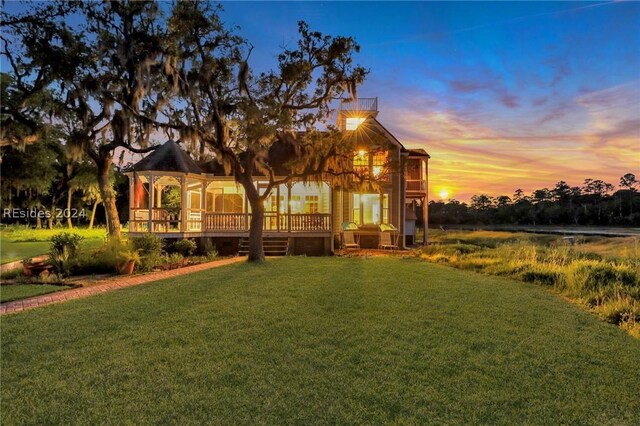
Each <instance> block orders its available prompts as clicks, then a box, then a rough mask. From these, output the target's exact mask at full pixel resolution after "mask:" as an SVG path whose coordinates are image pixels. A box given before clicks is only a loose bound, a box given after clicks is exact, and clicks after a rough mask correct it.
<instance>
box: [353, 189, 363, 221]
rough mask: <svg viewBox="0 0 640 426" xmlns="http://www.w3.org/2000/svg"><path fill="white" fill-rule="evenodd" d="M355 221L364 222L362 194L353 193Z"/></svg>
mask: <svg viewBox="0 0 640 426" xmlns="http://www.w3.org/2000/svg"><path fill="white" fill-rule="evenodd" d="M353 222H354V223H357V224H358V225H361V224H362V219H361V218H360V194H353Z"/></svg>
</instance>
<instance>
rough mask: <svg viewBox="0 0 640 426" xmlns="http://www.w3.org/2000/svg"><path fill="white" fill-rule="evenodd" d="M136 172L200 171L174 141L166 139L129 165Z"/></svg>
mask: <svg viewBox="0 0 640 426" xmlns="http://www.w3.org/2000/svg"><path fill="white" fill-rule="evenodd" d="M131 170H133V171H136V172H141V171H159V172H182V173H198V174H199V173H202V169H200V167H199V166H198V164H196V162H195V161H194V160H193V159H192V158H191V157H189V155H188V154H187V153H186V152H184V151H183V150H182V149H180V147H179V146H178V144H177V143H175V142H174V141H171V140H170V141H167V142H165V143H164V144H162V145H161V146H159V147H158V148H156V149H155V150H154V151H153V152H152V153H151V154H149V155H147V156H146V157H145V158H143V159H142V160H140V161H138V162H137V163H136V164H134V165H133V166H132V167H131Z"/></svg>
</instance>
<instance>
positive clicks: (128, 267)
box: [116, 249, 140, 275]
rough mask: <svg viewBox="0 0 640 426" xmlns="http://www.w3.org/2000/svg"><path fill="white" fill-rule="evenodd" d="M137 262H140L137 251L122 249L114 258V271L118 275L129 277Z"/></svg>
mask: <svg viewBox="0 0 640 426" xmlns="http://www.w3.org/2000/svg"><path fill="white" fill-rule="evenodd" d="M138 262H140V255H139V254H138V252H137V251H135V250H131V249H122V250H120V251H119V252H118V255H117V257H116V270H117V271H118V274H120V275H131V274H133V270H134V269H135V267H136V263H138Z"/></svg>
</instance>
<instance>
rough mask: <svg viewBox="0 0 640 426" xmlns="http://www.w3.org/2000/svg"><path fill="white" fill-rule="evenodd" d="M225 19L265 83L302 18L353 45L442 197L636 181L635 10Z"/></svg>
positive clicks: (393, 6) (639, 132) (412, 11)
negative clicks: (630, 177)
mask: <svg viewBox="0 0 640 426" xmlns="http://www.w3.org/2000/svg"><path fill="white" fill-rule="evenodd" d="M165 6H167V9H169V3H165ZM6 7H7V10H13V9H16V10H20V9H22V8H23V7H24V4H21V3H12V2H9V3H7V5H6ZM223 7H224V11H223V12H222V17H223V19H224V21H225V22H226V23H227V24H233V25H238V26H239V27H240V29H239V33H240V34H241V35H243V36H244V37H245V38H247V39H248V40H249V41H250V42H251V43H252V44H253V45H254V47H255V48H254V50H253V53H252V56H251V65H252V68H253V69H254V70H256V71H260V70H264V69H267V68H270V67H272V66H274V65H275V57H276V55H277V54H278V53H279V52H280V51H281V49H282V46H293V45H294V43H295V42H296V39H297V21H298V20H305V21H307V22H308V23H309V24H310V26H311V28H312V29H314V30H318V31H321V32H323V33H325V34H331V35H345V36H353V37H355V38H356V40H357V41H358V43H359V44H360V45H361V48H362V50H361V52H360V53H359V54H358V55H357V57H356V62H357V63H359V64H361V65H363V66H365V67H366V68H369V69H370V71H371V72H370V74H369V76H368V78H367V81H366V82H365V83H364V85H363V86H362V87H361V88H360V89H359V95H360V96H361V97H374V96H377V97H378V98H379V102H378V105H379V109H380V115H379V120H380V121H381V122H382V123H383V124H384V125H385V127H387V128H388V129H389V130H391V131H392V133H394V135H396V136H397V137H398V138H399V139H400V140H401V141H402V142H403V143H404V144H405V146H407V147H410V148H412V147H416V148H417V147H420V148H425V149H426V150H427V151H428V152H429V153H430V154H431V156H432V159H431V161H430V188H431V193H432V194H434V195H436V198H437V194H438V193H440V192H441V191H442V190H447V191H448V193H449V197H453V198H456V199H459V200H464V201H467V200H468V199H469V198H470V197H471V196H472V195H473V194H477V193H486V194H489V195H494V196H497V195H501V194H507V195H511V194H513V191H514V190H515V189H516V188H522V189H523V190H525V191H527V192H530V191H532V190H534V189H538V188H543V187H552V186H553V185H554V184H555V183H556V182H558V181H559V180H565V181H567V182H569V183H570V184H571V185H580V184H582V182H583V181H584V179H585V178H595V179H604V180H606V181H607V182H610V183H613V184H614V185H617V183H618V181H619V177H620V176H622V175H623V174H625V173H628V172H633V173H635V174H636V175H638V176H640V154H639V152H640V2H559V1H558V2H278V3H274V2H224V3H223Z"/></svg>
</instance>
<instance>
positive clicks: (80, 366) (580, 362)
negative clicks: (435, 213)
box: [0, 257, 640, 425]
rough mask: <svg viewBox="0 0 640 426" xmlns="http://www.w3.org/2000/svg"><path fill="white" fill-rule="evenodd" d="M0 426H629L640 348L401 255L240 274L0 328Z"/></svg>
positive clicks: (526, 297) (100, 301)
mask: <svg viewBox="0 0 640 426" xmlns="http://www.w3.org/2000/svg"><path fill="white" fill-rule="evenodd" d="M1 351H2V354H1V355H2V357H1V367H2V369H1V371H2V377H1V379H2V387H1V389H0V394H1V397H2V407H1V410H2V411H1V414H2V419H3V424H6V425H10V424H20V423H31V424H43V423H46V424H69V423H83V424H93V423H128V424H150V423H156V424H157V423H163V424H164V423H172V424H204V423H207V424H211V423H216V424H230V423H233V424H282V423H297V424H320V423H321V424H327V423H329V424H354V423H365V424H371V423H376V424H377V423H398V424H425V423H431V424H469V423H471V424H473V423H489V424H523V423H530V424H567V423H570V424H594V425H596V424H597V425H601V424H622V425H625V424H628V425H632V424H639V423H640V398H638V389H640V370H639V369H638V365H640V341H639V340H637V339H633V338H632V337H630V336H628V335H627V334H625V333H624V331H622V330H620V329H619V328H617V327H615V326H612V325H609V324H606V323H604V322H601V321H599V320H598V319H597V318H595V317H594V316H593V315H591V314H589V313H588V312H585V311H584V310H582V309H581V308H579V307H578V306H576V305H574V304H571V303H569V302H566V301H564V300H562V299H561V298H559V297H557V296H556V295H554V294H552V293H551V292H550V291H549V290H547V289H545V288H543V287H540V286H535V285H532V284H526V283H522V282H517V281H512V280H509V279H506V278H498V277H491V276H483V275H478V274H474V273H470V272H467V271H460V270H456V269H452V268H449V267H445V266H441V265H435V264H430V263H427V262H423V261H419V260H416V259H400V258H368V259H367V258H354V259H346V258H305V257H292V258H283V259H277V260H271V261H269V262H268V263H267V264H265V265H248V264H239V265H234V266H227V267H223V268H220V269H213V270H210V271H206V272H202V273H198V274H193V275H190V276H188V278H186V277H184V278H181V279H179V280H176V279H171V280H165V281H163V282H159V283H154V284H149V285H144V286H139V287H134V288H128V289H123V290H118V291H115V292H111V293H107V294H104V295H100V296H96V297H92V298H88V299H84V300H77V301H72V302H66V303H64V304H59V305H52V306H49V307H46V308H40V309H36V310H32V311H28V312H23V313H20V314H16V315H10V316H7V317H3V318H2V347H1Z"/></svg>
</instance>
